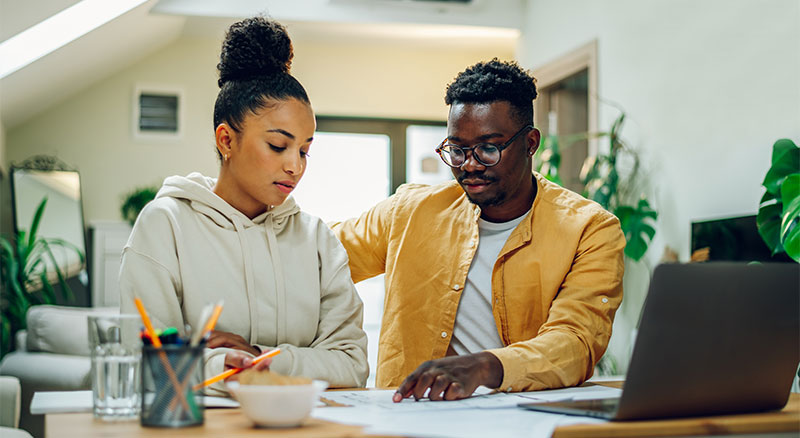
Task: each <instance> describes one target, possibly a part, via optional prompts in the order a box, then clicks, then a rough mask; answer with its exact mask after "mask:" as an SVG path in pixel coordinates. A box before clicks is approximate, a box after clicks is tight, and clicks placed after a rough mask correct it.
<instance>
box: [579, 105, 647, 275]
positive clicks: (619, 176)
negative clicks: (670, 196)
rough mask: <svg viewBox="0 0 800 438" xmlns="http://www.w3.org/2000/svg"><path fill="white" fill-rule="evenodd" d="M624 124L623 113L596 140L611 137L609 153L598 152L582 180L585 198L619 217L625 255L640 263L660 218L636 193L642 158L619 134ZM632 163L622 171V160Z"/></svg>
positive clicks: (583, 171)
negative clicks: (623, 236) (625, 243)
mask: <svg viewBox="0 0 800 438" xmlns="http://www.w3.org/2000/svg"><path fill="white" fill-rule="evenodd" d="M624 121H625V113H624V112H623V113H620V115H619V117H617V119H616V120H614V123H613V124H612V125H611V129H610V130H609V131H608V132H601V133H599V134H596V135H595V136H596V137H608V140H609V142H610V148H609V151H608V153H605V154H601V153H598V154H597V155H596V156H594V157H588V158H587V159H586V161H585V162H584V164H583V168H582V169H581V180H582V181H583V183H584V185H585V187H586V192H585V193H584V195H585V196H586V197H587V198H589V199H591V200H593V201H596V202H597V203H599V204H600V205H602V206H603V208H605V209H606V210H608V211H610V212H611V213H613V214H614V215H615V216H617V217H618V218H619V222H620V226H621V227H622V231H623V233H625V240H626V241H627V242H628V243H627V245H625V255H626V256H628V257H630V258H631V259H633V260H634V261H637V262H638V261H639V260H641V258H642V257H643V256H644V254H645V252H647V248H648V246H649V245H650V242H651V241H652V240H653V236H655V234H656V230H655V228H654V227H653V225H652V222H653V221H655V220H656V219H657V218H658V213H657V212H656V211H655V210H653V208H652V207H651V206H650V203H649V202H648V201H647V198H646V197H645V196H644V195H643V194H641V193H640V192H637V191H636V190H637V187H638V185H637V184H636V179H637V178H638V177H639V155H638V154H637V153H636V151H634V150H633V149H632V148H631V147H629V146H628V145H627V144H626V143H625V142H624V141H623V140H622V138H621V136H620V131H621V130H622V124H623V122H624ZM625 159H627V160H628V161H629V166H628V167H629V169H627V172H623V171H622V167H623V166H622V161H623V160H625Z"/></svg>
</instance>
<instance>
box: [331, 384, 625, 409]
mask: <svg viewBox="0 0 800 438" xmlns="http://www.w3.org/2000/svg"><path fill="white" fill-rule="evenodd" d="M481 388H483V389H481ZM393 394H394V391H393V390H367V391H329V392H326V393H324V394H323V395H322V397H323V398H325V399H327V400H330V401H333V402H336V403H338V404H341V405H345V406H354V407H361V406H369V407H373V408H376V409H390V410H392V411H395V412H406V411H425V410H450V409H464V408H481V409H488V408H505V407H516V406H517V404H519V403H530V402H534V401H563V400H586V399H592V398H611V397H619V396H620V394H622V390H620V389H617V388H609V387H606V386H581V387H575V388H563V389H553V390H547V391H532V392H510V393H505V392H494V391H492V390H489V389H487V388H484V387H480V388H479V390H478V391H476V392H475V395H473V396H472V397H470V398H466V399H463V400H454V401H446V402H442V401H430V400H428V399H422V400H420V401H415V400H414V399H413V398H407V399H404V400H403V401H402V402H400V403H394V402H393V401H392V395H393Z"/></svg>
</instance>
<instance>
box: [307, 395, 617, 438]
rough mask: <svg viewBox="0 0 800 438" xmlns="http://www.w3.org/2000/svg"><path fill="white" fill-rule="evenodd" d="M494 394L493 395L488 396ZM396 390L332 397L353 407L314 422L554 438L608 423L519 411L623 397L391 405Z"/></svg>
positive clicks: (322, 413)
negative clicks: (557, 432) (559, 432)
mask: <svg viewBox="0 0 800 438" xmlns="http://www.w3.org/2000/svg"><path fill="white" fill-rule="evenodd" d="M487 392H490V393H487ZM392 394H394V391H392V390H367V391H330V392H326V393H324V394H323V395H322V396H323V398H325V399H327V400H330V401H334V402H336V403H339V404H343V405H347V406H349V407H327V408H320V409H315V410H314V411H313V413H312V416H313V417H315V418H320V419H323V420H327V421H333V422H337V423H345V424H354V425H358V426H363V427H364V428H365V429H364V431H365V432H366V433H369V434H377V435H401V436H424V437H437V438H447V437H454V438H455V437H466V438H471V437H486V436H514V437H530V438H540V437H541V438H545V437H550V436H551V435H552V433H553V430H554V429H555V428H556V427H558V426H563V425H567V424H581V423H603V422H605V421H606V420H601V419H595V418H589V417H570V416H567V415H559V414H550V413H545V412H534V411H528V410H524V409H520V408H519V407H517V404H519V403H530V402H535V401H537V400H538V401H551V400H570V399H579V398H605V397H615V396H619V394H620V390H619V389H615V388H607V387H602V386H585V387H578V388H565V389H557V390H550V391H535V392H524V393H503V392H499V393H495V392H491V391H488V390H481V391H480V393H479V394H478V395H473V396H472V397H470V398H467V399H464V400H456V401H438V402H437V401H430V400H427V399H424V400H420V401H418V402H417V401H414V400H413V399H405V400H403V401H402V402H400V403H394V402H392Z"/></svg>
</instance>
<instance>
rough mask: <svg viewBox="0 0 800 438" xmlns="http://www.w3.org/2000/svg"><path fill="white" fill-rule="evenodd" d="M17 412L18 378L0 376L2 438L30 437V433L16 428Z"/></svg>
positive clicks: (18, 396) (18, 405)
mask: <svg viewBox="0 0 800 438" xmlns="http://www.w3.org/2000/svg"><path fill="white" fill-rule="evenodd" d="M19 412H20V386H19V379H17V378H16V377H12V376H0V436H2V437H3V438H31V434H29V433H28V432H26V431H24V430H21V429H18V428H17V427H18V426H19Z"/></svg>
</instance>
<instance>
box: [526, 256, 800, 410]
mask: <svg viewBox="0 0 800 438" xmlns="http://www.w3.org/2000/svg"><path fill="white" fill-rule="evenodd" d="M798 363H800V264H797V263H764V264H744V263H727V262H725V263H723V262H709V263H693V264H662V265H659V266H657V267H656V269H655V272H654V273H653V278H652V280H651V282H650V291H649V293H648V296H647V299H646V301H645V305H644V310H643V312H642V316H641V321H640V326H639V333H638V335H637V336H636V343H635V345H634V349H633V354H632V357H631V361H630V365H629V367H628V373H627V376H626V378H625V385H624V388H623V390H622V394H621V395H620V397H619V398H612V399H602V400H600V399H598V400H573V401H563V402H546V403H522V404H520V407H522V408H525V409H531V410H535V411H545V412H553V413H559V414H570V415H582V416H591V417H600V418H606V419H610V420H645V419H654V418H670V417H687V416H699V415H718V414H734V413H745V412H758V411H769V410H777V409H781V408H783V406H784V405H786V402H787V401H788V399H789V391H790V389H791V386H792V381H793V379H794V377H795V375H796V373H797V369H798Z"/></svg>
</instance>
